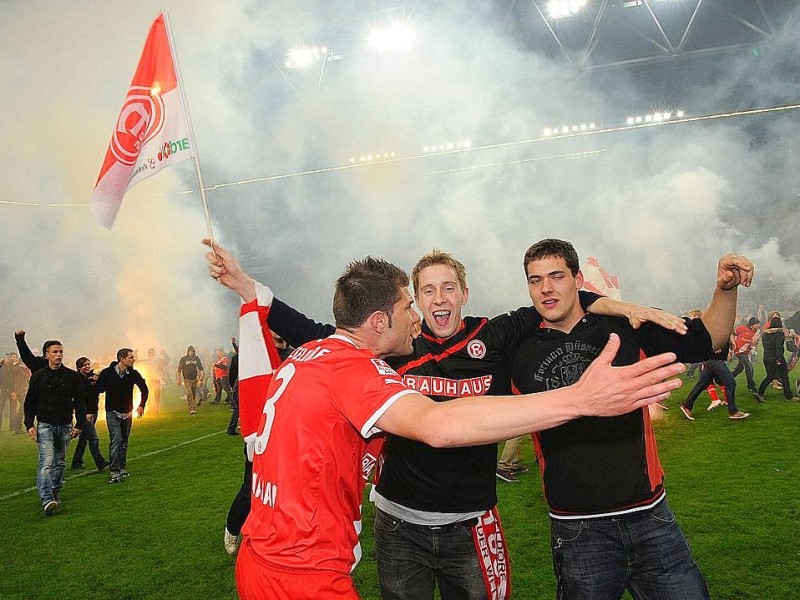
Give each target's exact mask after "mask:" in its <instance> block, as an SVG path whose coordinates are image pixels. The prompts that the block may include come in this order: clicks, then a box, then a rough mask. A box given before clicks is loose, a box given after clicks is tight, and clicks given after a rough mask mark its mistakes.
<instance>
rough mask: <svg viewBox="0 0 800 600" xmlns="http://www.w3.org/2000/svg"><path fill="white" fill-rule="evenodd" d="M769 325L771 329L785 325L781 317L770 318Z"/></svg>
mask: <svg viewBox="0 0 800 600" xmlns="http://www.w3.org/2000/svg"><path fill="white" fill-rule="evenodd" d="M769 327H770V329H777V328H779V327H783V321H782V320H781V318H780V317H772V318H771V319H770V320H769Z"/></svg>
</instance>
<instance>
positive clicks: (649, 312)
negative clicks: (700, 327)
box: [628, 304, 689, 335]
mask: <svg viewBox="0 0 800 600" xmlns="http://www.w3.org/2000/svg"><path fill="white" fill-rule="evenodd" d="M628 321H630V323H631V327H633V328H634V329H639V327H641V326H642V325H643V324H644V323H653V324H654V325H659V326H660V327H663V328H664V329H669V330H670V331H675V332H677V333H680V334H681V335H686V333H687V332H688V331H689V329H688V328H687V327H686V321H684V320H683V319H682V318H680V317H679V316H678V315H673V314H672V313H668V312H666V311H663V310H661V309H660V308H650V307H647V306H640V305H639V304H634V305H633V307H632V309H631V312H630V314H629V315H628Z"/></svg>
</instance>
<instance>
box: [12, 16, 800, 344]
mask: <svg viewBox="0 0 800 600" xmlns="http://www.w3.org/2000/svg"><path fill="white" fill-rule="evenodd" d="M442 4H443V6H442ZM476 4H478V6H475V5H476ZM488 4H489V5H492V3H488ZM162 5H163V3H156V2H152V1H149V0H143V1H142V2H138V3H136V4H134V5H130V4H125V5H122V4H120V5H118V4H114V3H106V2H100V1H87V2H82V3H79V4H76V5H72V4H70V5H60V6H54V5H52V4H51V3H45V2H43V1H35V0H34V1H26V2H22V1H19V0H12V1H7V2H4V3H3V17H4V18H3V19H2V21H0V48H2V52H0V83H1V84H2V88H3V89H4V90H5V93H4V94H3V96H2V98H0V109H2V112H3V114H5V115H6V118H5V119H4V129H5V132H6V133H5V141H6V143H5V144H3V145H2V147H0V165H1V166H0V181H2V183H3V186H2V191H0V277H2V281H3V285H2V288H0V350H3V349H7V350H10V349H11V348H12V347H13V337H12V333H13V330H15V329H17V328H25V329H27V330H28V331H29V334H28V339H29V341H30V342H31V345H40V344H41V341H42V340H44V339H48V338H59V339H61V340H62V341H64V342H65V344H66V345H67V348H66V349H67V352H68V354H70V355H72V356H73V357H75V356H78V355H80V354H86V355H88V356H92V357H102V356H107V355H110V354H111V353H113V352H114V351H116V349H117V348H119V347H122V346H131V347H136V348H139V349H140V350H144V349H146V348H147V347H149V346H156V347H166V348H168V350H169V351H171V352H175V353H178V356H180V353H182V351H183V349H185V347H186V346H187V345H188V344H194V345H196V346H198V347H204V346H205V347H214V346H217V345H224V344H225V341H226V340H228V339H229V337H230V336H231V335H233V334H235V332H236V318H237V311H236V307H237V301H236V299H235V298H234V297H232V294H231V293H230V292H227V291H226V290H224V289H222V288H220V286H217V285H216V284H215V283H214V282H213V281H212V280H211V279H210V278H208V276H207V274H206V268H205V260H204V258H203V254H204V247H202V246H201V245H200V242H199V241H200V239H201V238H202V237H205V235H206V233H205V222H204V217H203V213H202V209H201V204H200V200H199V195H198V193H197V192H198V185H197V181H196V178H195V174H194V168H193V166H192V165H191V164H189V163H183V164H181V165H178V166H176V167H172V168H170V169H166V170H165V171H163V172H162V173H160V174H159V175H157V176H155V177H153V178H150V179H149V180H147V181H145V182H143V183H141V184H139V185H137V186H136V187H135V188H133V189H132V191H131V192H129V193H128V195H127V196H126V199H125V202H124V204H123V207H122V210H121V212H120V216H119V218H118V220H117V223H116V224H115V227H114V229H113V231H112V232H108V231H106V230H105V229H103V228H102V227H101V226H99V225H98V224H97V223H96V222H95V221H94V220H93V219H92V217H91V215H90V213H89V209H88V207H86V206H71V205H75V204H86V203H87V202H88V200H89V198H90V196H91V192H92V188H93V186H94V183H95V181H96V178H97V174H98V171H99V168H100V164H101V162H102V158H103V156H104V153H105V149H106V146H107V144H108V140H109V136H110V134H111V129H112V127H113V124H114V123H115V120H116V116H117V113H118V111H119V108H120V106H121V101H122V99H123V98H124V96H125V93H126V91H127V86H128V84H129V82H130V78H131V76H132V75H133V71H134V69H135V65H136V63H137V61H138V58H139V53H140V51H141V48H142V45H143V43H144V39H145V36H146V34H147V30H148V28H149V26H150V23H151V22H152V20H153V19H154V18H155V16H156V14H157V13H158V10H159V9H160V8H161V7H162ZM398 6H400V5H398V4H395V3H389V2H385V3H382V2H370V3H364V2H335V3H318V2H310V1H297V0H293V1H292V2H269V3H262V2H247V1H241V2H230V3H224V5H223V4H222V3H216V2H188V1H175V2H168V3H167V4H166V8H167V9H168V10H169V14H170V19H171V22H172V27H173V34H174V39H175V44H176V48H177V52H178V55H179V60H180V68H181V72H182V75H183V79H184V82H185V87H186V91H187V96H188V102H189V106H190V110H191V114H192V118H193V123H194V130H195V134H196V146H197V148H198V150H199V152H200V163H201V167H202V169H203V175H204V179H205V183H206V186H207V187H210V188H214V189H210V190H209V191H208V199H209V205H210V211H211V216H212V220H213V224H214V230H215V235H216V238H217V239H218V240H219V241H220V243H222V244H223V245H225V246H227V247H229V248H231V249H233V250H234V252H235V253H236V254H237V255H238V256H239V257H240V259H241V262H242V263H243V265H244V266H245V268H246V269H247V270H249V271H250V272H252V273H253V274H254V275H255V276H256V277H257V278H258V279H260V280H262V281H263V282H265V283H267V284H268V285H270V286H271V287H272V288H273V289H274V291H275V292H276V294H277V295H278V296H279V297H281V298H282V299H284V300H286V301H287V302H289V303H290V304H293V305H295V306H297V307H298V308H300V309H302V310H304V311H305V312H307V313H308V314H309V315H311V316H314V317H315V318H318V319H320V320H330V319H331V310H330V305H331V298H332V292H333V281H334V280H335V279H336V277H337V276H338V275H339V273H340V272H341V270H342V268H343V267H344V265H345V264H347V263H348V262H349V261H350V260H351V259H353V258H356V257H362V256H364V255H367V254H372V255H377V256H381V257H384V258H387V259H389V260H392V261H394V262H396V263H398V264H399V265H401V266H403V267H404V268H406V269H408V270H410V268H411V267H412V265H413V264H414V262H415V261H416V259H417V258H418V257H419V256H420V255H421V254H422V253H424V252H426V251H428V250H430V249H432V248H434V247H436V248H440V249H443V250H447V251H449V252H452V253H453V254H455V255H456V256H457V257H458V258H460V259H461V260H462V261H463V262H464V263H465V264H466V266H467V268H468V279H469V284H470V288H471V296H470V304H469V306H468V308H469V312H470V313H471V314H487V315H493V314H496V313H498V312H501V311H505V310H509V309H511V308H516V307H517V306H521V305H526V304H528V303H529V299H528V297H527V291H526V288H525V283H524V275H523V271H522V256H523V254H524V252H525V250H526V249H527V248H528V246H530V245H531V244H532V243H533V242H535V241H537V240H538V239H541V238H543V237H560V238H564V239H568V240H571V241H572V242H573V243H574V244H575V246H576V248H577V250H578V252H579V254H580V255H581V257H582V259H585V258H586V257H587V256H596V257H597V258H598V259H599V260H600V262H601V264H602V266H603V267H604V268H605V269H606V270H608V271H609V272H611V273H613V274H615V275H617V277H618V278H619V281H620V286H621V289H622V293H623V297H624V298H626V299H630V300H633V301H637V302H640V303H644V304H650V305H656V306H661V307H664V308H667V309H669V310H672V311H682V310H685V309H689V308H694V307H696V306H703V305H705V304H706V303H707V302H708V300H709V299H710V296H711V291H712V286H713V282H714V276H715V273H716V262H717V259H718V258H719V256H721V255H722V254H724V253H726V252H731V251H733V252H736V253H740V254H745V255H747V256H749V257H750V258H751V259H752V260H753V261H754V262H755V263H756V267H757V278H756V283H755V285H754V286H753V288H751V289H750V290H746V291H743V292H742V293H741V294H740V308H741V311H742V312H743V313H745V312H753V311H755V309H756V307H757V306H758V304H766V305H767V308H776V309H778V310H784V311H791V312H794V310H796V305H797V304H798V302H797V300H796V299H797V297H798V291H800V284H799V283H798V278H797V276H796V275H797V273H798V272H800V259H798V255H800V239H798V235H797V223H798V222H800V219H798V194H799V193H800V181H798V179H799V178H800V169H798V168H797V165H798V164H799V163H798V158H799V157H798V149H799V148H800V144H799V143H798V141H797V140H798V139H800V121H799V120H798V118H797V117H798V113H797V111H795V110H786V111H772V112H766V113H762V114H759V115H749V116H739V117H729V118H720V119H708V120H697V121H689V122H682V123H670V124H665V125H660V126H657V127H652V128H643V129H622V130H617V131H606V130H610V129H613V128H616V127H620V126H624V124H625V119H626V117H627V116H628V115H631V114H643V113H647V112H652V111H654V110H661V111H675V110H678V109H681V110H684V111H686V114H687V116H690V117H692V116H701V115H711V114H720V113H735V112H737V111H746V110H749V109H752V108H766V107H774V106H779V105H785V104H791V103H794V102H796V101H797V98H798V79H797V73H799V72H800V69H798V64H797V60H798V59H797V57H798V56H800V52H798V51H799V50H800V48H798V46H800V31H798V30H799V29H800V19H797V18H796V15H795V18H794V19H792V20H790V22H789V23H788V24H785V29H783V31H782V33H780V34H776V35H775V36H773V38H772V39H771V40H770V41H769V42H768V43H765V44H762V46H761V51H760V53H759V54H760V55H759V56H754V55H753V53H751V52H749V51H748V50H743V51H741V52H736V51H732V52H727V53H723V54H719V55H714V56H708V57H705V58H703V59H695V60H688V59H685V60H680V61H674V62H672V63H668V64H666V65H664V66H663V67H662V68H660V69H659V68H658V67H656V68H654V69H639V70H637V69H633V68H630V69H624V68H615V69H598V70H595V71H579V70H576V69H572V70H570V69H567V68H565V66H564V64H563V63H562V62H556V61H553V60H550V59H547V58H546V57H544V56H542V55H539V54H537V53H536V52H534V51H532V50H530V49H528V48H527V47H526V46H525V45H524V44H523V43H521V40H520V35H519V31H518V30H517V28H515V27H514V23H513V19H509V17H508V12H507V11H505V12H504V11H498V10H496V9H495V10H493V9H492V8H490V7H487V6H482V5H480V3H457V2H452V3H435V4H434V5H430V3H419V4H416V5H413V8H409V7H407V9H406V10H405V11H401V10H399V9H398ZM398 17H402V18H403V19H405V21H406V22H407V23H408V24H409V25H411V26H412V27H414V29H415V30H416V31H417V36H416V40H415V42H414V44H413V46H412V47H411V48H409V49H407V50H406V51H403V52H399V53H384V54H377V53H374V52H372V51H370V50H369V49H368V48H367V45H366V31H367V29H368V28H369V27H370V26H372V25H382V24H387V23H388V22H390V21H392V20H394V19H396V18H398ZM782 26H783V24H782ZM301 44H306V45H323V44H324V45H326V46H327V47H328V49H329V50H330V51H331V53H332V54H333V55H335V56H336V57H337V60H333V61H330V62H326V63H324V64H322V63H320V64H319V65H315V66H313V67H311V68H310V69H308V70H306V71H303V72H299V71H293V70H289V69H287V68H285V67H284V64H283V61H284V54H285V51H286V50H287V49H288V48H291V47H293V46H296V45H301ZM590 121H591V122H595V123H596V124H597V129H598V130H600V131H599V132H597V133H592V134H590V135H582V136H574V137H568V138H558V139H542V131H543V130H544V129H545V128H546V127H555V126H558V127H560V126H562V125H569V124H572V123H581V122H587V123H588V122H590ZM463 140H469V141H470V142H471V148H469V149H466V150H461V151H458V152H456V151H452V152H443V153H440V154H438V155H433V156H431V155H426V154H425V153H424V152H423V148H424V147H426V146H430V145H433V144H436V145H441V144H447V143H448V142H454V143H455V142H459V141H463ZM456 149H457V148H454V150H456ZM391 153H394V156H392V154H391ZM370 154H371V155H373V156H376V155H380V156H381V157H382V160H381V161H376V160H373V161H372V163H370V164H365V163H362V162H361V161H360V160H359V159H360V157H362V156H364V157H366V156H368V155H370ZM384 154H386V155H387V156H386V158H385V159H383V155H384ZM351 159H354V162H351ZM246 180H257V181H254V182H251V183H241V184H237V185H225V184H230V183H235V182H242V181H246ZM214 186H220V187H216V188H215V187H214ZM7 350H6V351H7Z"/></svg>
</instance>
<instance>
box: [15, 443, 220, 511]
mask: <svg viewBox="0 0 800 600" xmlns="http://www.w3.org/2000/svg"><path fill="white" fill-rule="evenodd" d="M221 433H225V430H222V431H217V432H215V433H208V434H206V435H201V436H200V437H199V438H195V439H193V440H186V441H185V442H181V443H180V444H175V445H174V446H169V447H168V448H161V450H153V451H152V452H148V453H147V454H140V455H139V456H134V457H133V458H131V459H130V460H129V462H133V461H135V460H139V459H140V458H146V457H148V456H155V455H156V454H161V453H162V452H167V451H169V450H175V449H176V448H180V447H181V446H186V445H188V444H194V443H195V442H199V441H200V440H204V439H206V438H209V437H212V436H215V435H219V434H221ZM64 470H65V471H68V470H69V467H67V466H66V465H65V466H64ZM95 474H97V469H91V470H87V471H84V472H82V473H77V474H75V475H70V476H69V477H67V478H66V479H65V480H64V481H72V480H73V479H77V478H78V477H85V476H86V475H95ZM36 489H37V488H36V486H33V487H29V488H25V489H24V490H20V491H19V492H12V493H11V494H8V495H6V496H1V497H0V502H2V501H3V500H8V499H9V498H15V497H17V496H21V495H22V494H27V493H28V492H33V491H36Z"/></svg>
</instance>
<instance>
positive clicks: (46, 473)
mask: <svg viewBox="0 0 800 600" xmlns="http://www.w3.org/2000/svg"><path fill="white" fill-rule="evenodd" d="M70 439H72V425H50V424H49V423H38V424H37V426H36V445H37V446H38V447H39V468H38V471H37V472H36V487H37V488H38V490H39V498H40V499H41V501H42V505H43V506H44V505H45V504H47V503H48V502H52V501H53V500H56V499H57V498H58V493H59V492H60V491H61V481H62V479H63V477H64V464H65V463H66V459H67V446H68V445H69V441H70Z"/></svg>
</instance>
